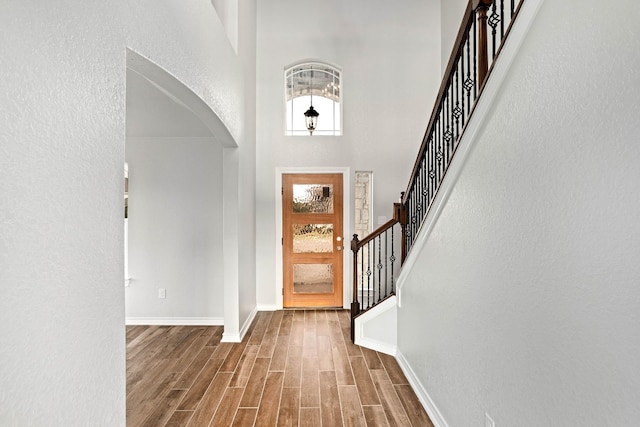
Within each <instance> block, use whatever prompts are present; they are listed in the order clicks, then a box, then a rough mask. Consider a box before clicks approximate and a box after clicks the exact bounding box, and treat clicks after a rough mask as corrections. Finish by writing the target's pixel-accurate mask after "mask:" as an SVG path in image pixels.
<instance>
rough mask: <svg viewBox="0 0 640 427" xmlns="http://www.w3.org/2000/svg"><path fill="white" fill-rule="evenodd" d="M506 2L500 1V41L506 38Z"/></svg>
mask: <svg viewBox="0 0 640 427" xmlns="http://www.w3.org/2000/svg"><path fill="white" fill-rule="evenodd" d="M504 21H505V19H504V0H500V41H502V38H503V37H504Z"/></svg>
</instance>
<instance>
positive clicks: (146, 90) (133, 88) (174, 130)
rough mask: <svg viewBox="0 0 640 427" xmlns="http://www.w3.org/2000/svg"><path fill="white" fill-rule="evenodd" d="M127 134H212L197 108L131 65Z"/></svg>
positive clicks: (161, 135) (189, 135)
mask: <svg viewBox="0 0 640 427" xmlns="http://www.w3.org/2000/svg"><path fill="white" fill-rule="evenodd" d="M126 114H127V117H126V128H127V130H126V132H127V137H210V136H211V132H210V131H209V129H208V128H207V127H206V126H205V125H204V124H203V123H202V122H201V121H200V119H198V118H197V117H196V116H195V115H194V114H193V112H191V111H190V110H189V109H188V108H187V107H185V106H184V105H182V104H181V103H179V102H177V101H176V100H174V99H173V98H172V97H170V96H169V95H168V94H166V93H165V92H163V91H162V90H161V89H160V88H158V87H157V86H155V85H154V84H153V83H151V82H150V81H149V80H147V79H145V78H144V77H142V76H141V75H139V74H138V73H136V72H135V71H132V70H129V69H127V111H126Z"/></svg>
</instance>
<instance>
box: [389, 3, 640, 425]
mask: <svg viewBox="0 0 640 427" xmlns="http://www.w3.org/2000/svg"><path fill="white" fill-rule="evenodd" d="M601 6H602V5H601V3H599V2H597V1H595V0H587V1H580V2H578V1H566V0H545V1H544V3H543V4H542V8H541V10H540V12H539V14H538V16H537V18H536V20H535V22H534V23H533V27H532V28H531V31H530V33H529V35H528V36H527V39H526V40H525V42H524V44H523V45H522V47H521V48H520V50H519V52H518V54H517V56H516V58H515V61H514V63H513V67H512V68H511V72H510V74H509V76H508V77H507V79H506V81H505V82H504V85H503V88H502V90H501V91H500V92H499V93H498V95H497V98H496V103H495V105H494V106H493V110H492V113H490V115H489V119H488V120H487V122H486V127H485V128H484V130H483V131H481V133H480V135H479V137H478V138H477V140H476V141H475V142H474V148H473V149H472V152H471V153H470V155H469V158H468V159H467V162H466V164H465V167H464V169H463V170H462V172H461V175H460V176H459V180H458V182H457V184H456V186H455V187H454V189H453V191H452V192H451V195H450V197H449V199H448V202H447V204H446V205H445V207H444V209H443V211H442V213H441V216H440V218H439V220H438V221H437V223H436V224H435V227H434V228H433V231H432V234H431V235H430V237H429V238H428V240H427V243H426V245H425V246H424V248H423V249H422V251H421V252H420V254H419V257H418V261H417V262H416V264H415V267H414V269H413V270H412V271H411V273H410V275H409V277H408V279H407V282H406V284H405V285H404V287H403V290H402V296H401V299H402V307H401V309H399V311H398V327H399V336H398V349H399V351H400V352H401V353H402V354H403V355H404V356H405V358H406V359H407V360H408V361H409V364H410V366H411V368H412V369H413V370H414V372H415V373H416V374H417V376H418V377H419V378H420V380H421V382H422V384H423V385H424V387H425V388H426V390H427V392H428V393H429V395H430V397H431V398H432V400H433V401H434V403H435V404H436V406H437V407H438V408H439V410H440V412H441V413H442V415H443V417H444V419H445V420H446V422H447V423H448V425H450V426H471V425H482V424H483V422H484V417H485V412H487V413H489V414H490V415H491V417H492V418H493V419H494V420H495V422H496V425H497V426H515V425H517V426H540V425H553V426H603V425H607V426H632V425H637V423H638V420H639V419H640V406H638V399H639V398H640V362H639V359H638V354H640V332H639V329H638V313H639V310H638V301H640V288H639V287H638V283H639V282H640V263H638V260H637V254H638V253H640V223H639V222H638V219H637V216H638V215H637V213H638V211H639V210H640V196H639V194H640V193H639V191H638V182H640V169H639V168H638V164H640V145H638V135H639V134H640V121H638V117H639V116H640V103H639V102H638V99H640V76H639V75H638V73H637V70H638V69H640V56H639V55H638V51H640V50H639V49H640V29H639V27H638V25H637V23H638V22H640V11H639V10H638V8H637V4H636V2H634V1H631V0H620V1H617V2H613V3H608V4H607V8H606V9H607V10H606V13H602V12H603V10H602V7H601Z"/></svg>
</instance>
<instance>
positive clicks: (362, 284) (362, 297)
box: [360, 246, 365, 311]
mask: <svg viewBox="0 0 640 427" xmlns="http://www.w3.org/2000/svg"><path fill="white" fill-rule="evenodd" d="M360 250H361V251H362V252H363V254H362V256H361V257H360V311H362V310H363V309H364V271H365V270H364V246H363V247H361V248H360Z"/></svg>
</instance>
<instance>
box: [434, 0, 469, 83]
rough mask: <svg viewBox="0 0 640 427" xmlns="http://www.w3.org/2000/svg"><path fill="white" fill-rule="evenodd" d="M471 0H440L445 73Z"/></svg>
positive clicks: (442, 62) (442, 61)
mask: <svg viewBox="0 0 640 427" xmlns="http://www.w3.org/2000/svg"><path fill="white" fill-rule="evenodd" d="M468 3H469V0H441V2H440V31H441V39H442V44H441V58H442V59H441V68H442V73H443V74H444V72H445V70H446V68H447V64H448V63H449V57H450V56H451V51H452V50H453V44H454V43H455V41H456V37H457V36H458V30H460V24H461V23H462V17H463V15H464V12H465V10H466V7H467V4H468Z"/></svg>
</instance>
